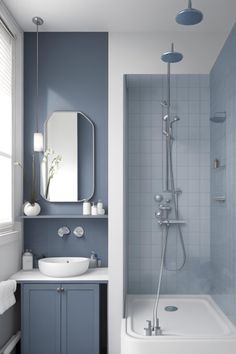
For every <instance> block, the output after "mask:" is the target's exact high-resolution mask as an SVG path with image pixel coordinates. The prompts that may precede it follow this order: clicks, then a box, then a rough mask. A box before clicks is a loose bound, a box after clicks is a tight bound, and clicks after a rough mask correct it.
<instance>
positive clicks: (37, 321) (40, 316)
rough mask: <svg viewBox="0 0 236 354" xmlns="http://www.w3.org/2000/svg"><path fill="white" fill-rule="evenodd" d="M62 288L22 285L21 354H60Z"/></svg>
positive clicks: (57, 285)
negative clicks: (59, 290)
mask: <svg viewBox="0 0 236 354" xmlns="http://www.w3.org/2000/svg"><path fill="white" fill-rule="evenodd" d="M59 288H60V284H56V283H54V284H24V285H22V293H21V296H22V299H21V301H22V302H21V303H22V310H21V318H22V354H59V353H60V293H59V292H58V291H57V289H59Z"/></svg>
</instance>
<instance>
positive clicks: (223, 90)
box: [210, 26, 236, 324]
mask: <svg viewBox="0 0 236 354" xmlns="http://www.w3.org/2000/svg"><path fill="white" fill-rule="evenodd" d="M235 56H236V26H234V28H233V30H232V31H231V33H230V35H229V37H228V39H227V41H226V43H225V45H224V47H223V48H222V50H221V53H220V55H219V57H218V59H217V61H216V63H215V65H214V67H213V69H212V71H211V73H210V91H211V115H214V114H215V112H222V111H225V112H226V121H225V123H221V124H216V123H211V160H214V159H215V158H217V159H219V160H220V162H221V164H222V165H225V167H223V168H221V169H217V170H214V169H211V197H212V198H213V197H214V196H215V195H217V194H224V195H225V196H226V202H225V203H216V202H214V201H213V200H212V204H211V205H212V208H211V262H212V276H211V278H212V295H213V297H214V299H215V300H216V302H217V303H218V304H219V305H220V307H221V308H222V309H223V310H224V312H225V313H226V314H227V315H228V316H229V318H230V319H231V320H232V321H233V322H234V323H235V324H236V306H235V304H236V243H235V240H236V217H235V210H236V179H235V176H236V143H235V142H236V85H235V84H236V61H235Z"/></svg>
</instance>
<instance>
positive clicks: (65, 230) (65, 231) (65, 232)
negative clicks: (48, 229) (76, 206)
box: [57, 226, 84, 238]
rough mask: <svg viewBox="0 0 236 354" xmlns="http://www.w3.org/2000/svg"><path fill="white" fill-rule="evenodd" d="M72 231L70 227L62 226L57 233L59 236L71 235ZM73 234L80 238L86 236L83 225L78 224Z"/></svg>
mask: <svg viewBox="0 0 236 354" xmlns="http://www.w3.org/2000/svg"><path fill="white" fill-rule="evenodd" d="M70 233H71V231H70V229H69V227H68V226H62V227H60V228H59V229H58V230H57V234H58V236H59V237H61V238H62V237H64V236H65V235H69V234H70ZM73 234H74V235H75V236H76V237H78V238H80V237H83V236H84V229H83V227H82V226H77V227H76V228H75V229H74V231H73Z"/></svg>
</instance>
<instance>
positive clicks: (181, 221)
mask: <svg viewBox="0 0 236 354" xmlns="http://www.w3.org/2000/svg"><path fill="white" fill-rule="evenodd" d="M158 224H159V225H167V226H169V225H177V224H186V221H184V220H158Z"/></svg>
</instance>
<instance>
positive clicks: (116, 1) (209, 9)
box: [4, 0, 236, 33]
mask: <svg viewBox="0 0 236 354" xmlns="http://www.w3.org/2000/svg"><path fill="white" fill-rule="evenodd" d="M4 3H5V5H6V6H7V7H8V9H9V10H10V12H11V13H12V14H13V15H14V17H15V19H16V21H17V22H18V23H19V24H20V26H21V27H22V29H23V30H24V31H34V30H35V26H34V25H33V24H32V21H31V19H32V17H33V16H40V17H42V18H43V19H44V21H45V24H44V25H43V26H42V27H41V28H40V31H109V32H175V31H190V30H191V31H199V32H218V33H220V32H221V33H222V32H223V33H228V32H229V31H230V29H231V28H232V26H233V24H234V23H235V21H236V0H193V7H195V8H198V9H200V10H201V11H202V12H203V13H204V20H203V22H202V23H201V24H199V25H196V26H191V27H188V26H187V28H186V27H185V26H180V25H177V24H176V23H175V15H176V13H177V12H178V11H180V10H181V9H183V8H186V7H187V0H4Z"/></svg>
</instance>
